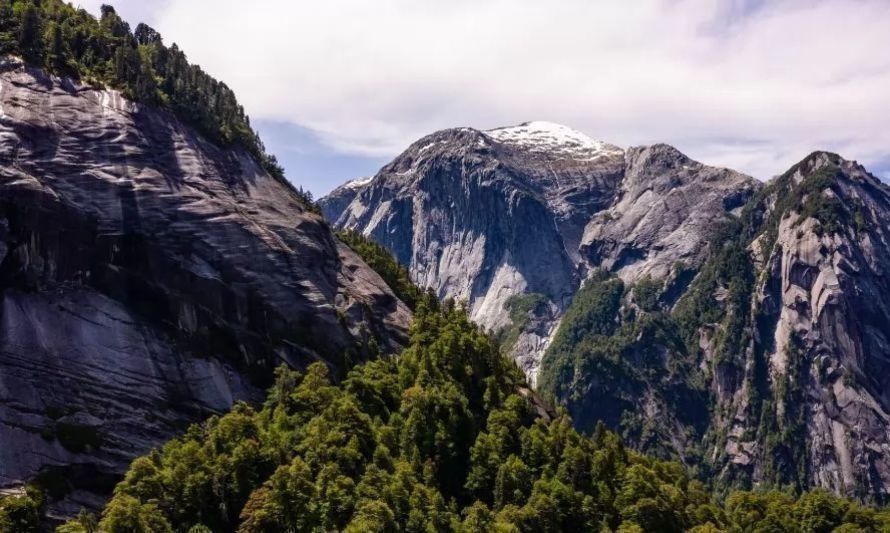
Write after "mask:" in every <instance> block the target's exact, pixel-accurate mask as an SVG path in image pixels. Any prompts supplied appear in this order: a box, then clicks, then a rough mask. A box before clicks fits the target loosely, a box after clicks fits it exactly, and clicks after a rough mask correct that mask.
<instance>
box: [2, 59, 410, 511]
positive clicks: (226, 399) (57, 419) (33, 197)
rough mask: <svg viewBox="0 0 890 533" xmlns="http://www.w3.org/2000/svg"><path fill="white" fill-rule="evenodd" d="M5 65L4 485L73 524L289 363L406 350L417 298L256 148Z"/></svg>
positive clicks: (105, 93) (337, 364)
mask: <svg viewBox="0 0 890 533" xmlns="http://www.w3.org/2000/svg"><path fill="white" fill-rule="evenodd" d="M0 71H2V72H0V442H2V443H3V445H2V446H0V487H10V486H16V485H19V484H21V483H24V482H27V481H30V480H33V479H35V478H37V479H38V480H40V481H41V482H42V483H44V484H46V486H48V487H50V488H51V489H52V491H53V493H54V496H55V497H56V498H57V500H56V501H54V502H53V504H52V507H51V513H56V514H62V515H64V514H70V513H71V512H76V510H77V507H78V506H79V505H82V504H85V505H88V506H90V505H95V504H96V503H98V502H99V501H100V500H98V499H97V498H100V497H101V495H102V494H103V493H104V492H105V491H107V490H108V489H109V487H110V484H111V483H112V482H113V481H114V480H115V479H116V477H117V476H118V475H120V473H121V472H122V471H123V470H124V469H125V468H126V466H127V464H128V463H129V460H130V459H131V458H132V457H134V456H136V455H140V454H143V453H145V452H146V451H147V450H148V449H150V448H151V447H153V446H155V445H157V444H159V443H162V442H163V441H165V440H167V439H169V438H170V437H171V436H173V435H175V434H176V432H178V431H180V430H182V429H183V428H184V427H185V426H186V425H187V424H188V423H190V422H193V421H196V420H200V419H202V418H204V417H206V416H207V415H208V414H210V413H214V412H220V411H224V410H226V409H228V408H229V407H230V406H231V405H232V403H233V402H234V401H237V400H242V399H253V398H256V397H257V391H258V390H261V389H260V388H259V387H262V386H264V385H265V384H266V383H267V380H268V378H269V376H270V371H271V370H272V369H273V368H274V367H275V366H277V365H278V364H281V363H287V364H290V365H292V366H295V367H301V366H305V365H306V364H308V363H310V362H312V361H316V360H323V361H326V362H328V363H329V364H330V365H331V366H332V367H333V368H335V369H339V368H343V367H344V366H345V364H346V362H347V361H350V360H351V361H354V360H358V359H361V358H362V357H364V356H365V354H364V352H363V346H364V345H365V343H366V341H368V340H369V337H370V336H374V337H376V341H377V342H378V343H380V344H381V345H382V346H389V347H390V348H391V349H395V348H396V347H397V346H398V345H399V344H400V343H401V342H403V341H404V339H405V335H406V329H407V325H408V321H409V319H410V314H409V311H408V309H407V308H406V307H405V306H404V304H402V303H401V302H400V301H399V300H398V299H397V298H396V297H395V296H394V295H393V294H392V292H391V291H390V290H389V289H388V287H387V286H386V285H385V284H384V283H383V281H382V280H381V279H380V277H379V276H378V275H377V274H376V273H374V272H373V271H372V270H371V269H370V268H369V267H368V266H367V265H365V264H364V263H363V262H362V261H361V260H360V259H359V258H358V257H357V256H356V255H355V254H354V253H353V252H352V251H351V250H350V249H349V248H348V247H346V246H345V245H343V244H342V243H340V242H339V241H338V240H337V239H336V238H334V236H333V235H332V233H331V231H330V230H329V228H328V226H327V224H326V223H325V222H324V221H323V220H322V219H321V217H320V216H318V215H315V214H313V213H311V212H310V211H308V210H307V208H306V206H305V204H304V203H303V202H302V201H301V199H300V198H299V197H298V196H297V195H296V194H294V192H293V190H292V189H291V187H290V186H289V185H288V184H286V183H284V182H281V181H278V180H276V179H274V178H272V177H270V176H269V175H268V174H266V173H265V172H264V171H263V170H262V169H261V168H260V167H259V166H258V165H257V164H256V163H255V162H254V160H253V159H252V158H251V157H249V156H248V155H247V153H246V152H244V151H243V150H240V149H238V148H229V149H223V148H220V147H218V146H215V145H214V144H212V143H210V142H208V141H206V140H205V139H203V138H202V137H201V136H200V135H199V134H197V133H196V132H195V131H194V130H193V129H192V128H190V127H189V126H187V125H185V124H183V123H181V122H180V121H179V120H177V119H176V118H175V117H173V116H172V115H171V114H170V113H167V112H165V111H162V110H158V109H156V108H152V107H150V106H141V105H136V104H133V103H131V102H129V101H127V100H126V99H125V98H123V97H122V96H121V95H120V94H119V93H117V92H115V91H110V90H99V89H95V88H91V87H88V86H84V85H81V84H78V83H77V82H74V81H72V80H69V79H59V78H54V77H50V76H47V75H45V74H44V73H42V72H41V71H38V70H33V69H29V68H25V67H23V66H22V65H21V64H20V63H19V62H17V61H15V60H12V59H7V60H4V62H3V64H2V68H0Z"/></svg>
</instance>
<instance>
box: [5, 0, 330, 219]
mask: <svg viewBox="0 0 890 533" xmlns="http://www.w3.org/2000/svg"><path fill="white" fill-rule="evenodd" d="M0 53H3V54H16V55H20V56H22V57H23V58H24V59H25V61H27V62H28V63H29V64H30V65H33V66H35V67H39V68H44V69H46V70H48V71H49V72H53V73H55V74H59V75H65V76H73V77H76V78H79V79H81V80H82V81H83V82H85V83H93V84H96V85H99V86H105V85H109V86H112V87H115V88H117V89H120V90H121V91H122V92H123V93H124V94H125V95H126V96H127V97H128V98H130V99H132V100H135V101H138V102H144V103H148V104H154V105H160V106H164V107H167V108H169V109H171V110H172V111H174V112H175V113H176V114H177V115H178V116H179V117H181V118H182V119H183V120H185V121H187V122H189V123H190V124H192V125H194V126H195V127H196V128H197V129H198V130H199V131H201V132H202V133H203V134H204V135H206V136H207V137H208V138H209V139H210V140H212V141H213V142H215V143H217V144H220V145H222V146H231V145H236V146H240V147H242V148H244V149H245V150H247V151H248V152H249V153H250V154H251V155H252V156H253V157H254V158H255V159H256V160H257V161H258V162H259V163H260V164H261V165H262V166H263V167H264V168H265V169H266V171H268V172H269V174H271V175H272V176H274V177H276V178H277V179H279V180H282V181H284V171H283V170H282V168H281V166H280V165H278V162H277V160H276V159H275V157H274V156H271V155H269V154H267V153H266V151H265V148H264V146H263V143H262V141H261V140H260V138H259V136H258V135H257V134H256V132H254V131H253V129H252V128H251V126H250V120H249V119H248V117H247V115H246V114H245V113H244V108H243V107H241V105H240V104H239V103H238V100H237V99H236V98H235V93H234V92H232V90H231V89H230V88H229V87H228V86H226V84H224V83H222V82H220V81H217V80H216V79H214V78H213V77H211V76H210V75H209V74H207V73H206V72H204V71H203V70H202V69H201V67H199V66H198V65H192V64H189V62H188V60H187V59H186V56H185V54H184V53H182V52H181V51H180V50H179V48H178V47H177V46H176V45H175V44H173V45H172V46H170V47H169V48H168V47H166V46H165V45H164V44H163V39H162V38H161V35H160V34H159V33H158V32H156V31H155V30H153V29H152V28H150V27H148V26H146V25H145V24H140V25H139V26H137V27H136V32H135V33H133V32H131V31H130V25H129V24H127V23H126V22H124V21H123V20H122V19H121V18H120V17H119V16H118V15H117V13H116V12H115V10H114V8H112V7H110V6H107V5H106V6H102V16H101V19H100V20H96V19H95V18H94V17H93V16H92V15H90V14H89V13H87V12H86V11H84V10H83V9H76V8H74V7H72V6H71V5H70V4H67V3H64V2H62V1H61V0H3V1H2V2H0ZM296 192H297V193H298V194H299V195H300V196H301V197H302V198H303V200H304V201H305V202H304V203H305V204H306V206H307V207H308V208H309V209H311V210H313V211H317V208H316V207H315V205H314V204H313V203H312V198H311V195H309V194H308V193H306V192H305V191H303V190H302V189H299V190H296Z"/></svg>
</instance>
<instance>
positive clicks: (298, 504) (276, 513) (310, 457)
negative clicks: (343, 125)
mask: <svg viewBox="0 0 890 533" xmlns="http://www.w3.org/2000/svg"><path fill="white" fill-rule="evenodd" d="M522 383H523V380H522V377H521V375H520V373H519V371H518V370H517V369H516V368H515V367H514V366H513V365H512V364H511V363H510V362H508V361H507V360H506V359H504V358H503V357H502V356H501V354H500V353H499V350H498V347H497V343H495V342H493V340H492V339H491V338H490V337H488V336H486V335H485V334H483V333H482V332H481V331H480V330H479V329H478V328H476V327H475V326H473V325H472V324H471V323H470V322H469V321H468V319H467V317H466V314H465V312H464V311H463V310H462V309H459V308H454V307H452V306H447V305H446V306H445V307H443V308H441V309H437V308H436V306H435V305H432V307H431V306H430V305H428V303H427V302H421V303H420V305H419V306H418V310H417V314H416V318H415V322H414V325H413V327H412V331H411V343H410V345H409V347H408V348H407V349H406V350H405V351H404V353H403V354H402V355H401V357H400V358H399V359H398V360H378V361H374V362H370V363H366V364H364V365H362V366H360V367H357V368H355V369H354V370H353V371H352V372H350V373H349V375H348V377H347V378H346V379H345V380H344V381H343V383H341V384H340V385H334V384H333V383H332V382H331V380H330V378H329V375H328V371H327V368H326V367H325V366H324V365H322V364H320V363H317V364H314V365H312V366H311V367H309V368H308V369H307V370H306V371H305V372H303V373H299V372H295V371H292V370H286V369H284V368H282V369H279V371H278V374H277V380H276V383H275V386H274V387H272V389H271V390H270V391H269V396H268V399H267V401H266V403H265V405H264V406H263V407H262V409H260V410H259V411H256V410H253V409H251V408H249V407H247V406H244V405H240V406H238V407H236V408H235V409H234V410H233V411H232V412H231V413H230V414H227V415H225V416H222V417H214V418H212V419H211V420H209V421H208V422H206V423H204V424H201V425H199V426H194V427H192V428H191V429H190V430H189V431H188V433H187V434H186V435H185V436H184V437H182V438H180V439H177V440H175V441H172V442H170V443H169V444H167V445H166V446H164V448H163V449H162V450H159V451H156V452H154V453H152V454H150V455H149V456H146V457H143V458H140V459H137V460H136V461H135V462H134V463H133V465H132V466H131V468H130V471H129V472H128V473H127V475H126V478H125V479H124V481H123V482H121V483H120V485H118V487H117V489H116V490H115V496H114V498H113V499H112V501H111V502H110V503H109V504H108V506H107V507H106V509H105V510H104V512H103V515H102V516H103V518H102V522H101V526H102V529H103V531H108V532H110V533H115V532H118V531H148V530H152V531H155V530H156V531H165V530H171V529H172V530H180V531H187V530H188V529H189V528H192V527H193V526H196V525H201V526H206V527H208V528H210V530H212V531H235V530H238V531H244V532H248V531H250V532H253V531H287V530H293V531H322V530H346V531H378V530H380V531H458V530H461V531H478V530H479V529H478V528H479V527H482V528H483V529H482V530H484V531H492V530H499V531H581V530H598V529H599V528H600V527H601V526H603V525H605V526H607V527H610V528H616V527H618V526H619V525H620V524H622V523H623V522H624V523H626V524H629V523H631V522H636V523H643V524H646V525H650V526H658V527H661V526H664V527H671V528H674V529H682V528H686V527H691V526H693V525H695V524H697V523H698V522H697V520H698V519H697V518H696V517H697V516H708V517H710V516H714V515H719V509H717V508H716V507H714V506H713V504H712V503H711V502H710V499H709V497H708V495H707V493H705V492H704V491H703V490H702V489H701V487H700V485H699V484H697V483H696V482H693V481H690V480H689V478H688V477H686V475H685V474H684V473H683V471H682V468H680V467H679V466H678V465H670V464H667V463H662V462H660V461H656V460H652V459H647V458H643V457H640V456H637V455H635V454H633V453H630V452H628V451H626V450H625V449H624V447H623V446H622V445H621V443H620V441H619V440H618V438H617V437H616V436H615V435H614V434H611V433H608V432H606V431H604V430H602V429H600V430H599V431H597V432H596V433H595V436H594V438H593V439H587V438H584V437H582V436H581V435H579V434H578V433H577V432H576V431H575V430H574V429H573V428H572V424H571V421H570V420H569V419H568V418H567V416H565V415H564V414H559V415H558V416H556V417H555V419H554V420H552V421H547V420H543V419H540V418H537V416H536V415H535V414H534V411H533V409H532V407H531V405H530V403H529V401H528V400H527V399H526V398H525V397H523V396H521V395H519V394H517V393H516V391H517V388H518V387H519V386H520V385H521V384H522ZM650 502H651V503H650ZM708 509H710V511H708ZM71 527H74V525H72V526H71ZM151 528H154V529H151ZM71 531H74V529H72V530H71Z"/></svg>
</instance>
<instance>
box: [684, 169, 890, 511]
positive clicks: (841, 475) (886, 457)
mask: <svg viewBox="0 0 890 533" xmlns="http://www.w3.org/2000/svg"><path fill="white" fill-rule="evenodd" d="M888 222H890V187H888V186H887V185H886V184H884V183H883V182H881V181H880V180H879V179H877V178H876V177H874V176H873V175H871V174H869V173H868V172H867V171H866V170H865V169H864V168H863V167H862V166H861V165H859V164H857V163H855V162H852V161H847V160H844V159H843V158H841V157H839V156H837V155H836V154H831V153H825V152H817V153H814V154H812V155H810V156H809V157H807V158H806V159H804V160H803V161H801V162H800V163H799V164H797V165H795V166H794V167H793V168H792V169H790V170H789V171H788V172H786V173H785V174H783V175H782V176H780V177H779V178H777V179H776V180H775V181H773V182H771V183H770V184H769V185H768V186H767V187H766V188H765V189H764V190H763V191H762V193H761V195H759V197H758V198H757V200H756V201H755V202H754V203H753V204H752V206H751V217H750V220H749V221H748V226H749V227H748V228H746V229H747V230H748V231H746V233H747V234H748V235H754V237H753V238H752V239H749V240H748V245H747V249H748V250H749V251H750V254H749V257H750V261H751V267H750V268H751V274H753V276H752V277H751V278H750V279H751V280H753V284H751V285H749V286H750V287H751V288H752V289H753V290H752V291H751V295H750V298H749V299H750V306H749V308H747V309H746V313H747V318H746V323H745V325H744V326H743V328H742V332H743V333H742V338H741V339H740V341H741V343H740V347H741V348H742V351H741V352H740V354H739V355H741V354H744V356H745V357H744V358H740V360H739V361H738V362H737V364H736V365H734V366H728V365H720V366H718V371H717V372H716V373H715V381H716V382H715V390H714V395H715V397H716V398H717V399H718V400H717V404H718V405H719V406H720V409H719V414H718V415H717V417H716V420H715V421H714V423H715V424H719V427H720V428H721V432H722V434H723V435H725V439H724V438H721V439H718V440H716V441H715V447H714V452H715V453H717V454H720V455H722V454H724V453H725V455H726V461H727V462H728V464H727V465H726V466H725V467H724V471H723V474H724V475H729V476H732V475H735V473H736V472H735V470H742V471H748V472H750V474H751V475H752V476H753V478H754V479H755V480H765V481H771V480H776V481H781V482H786V483H795V484H797V485H798V486H821V487H827V488H830V489H832V490H834V491H836V492H839V493H843V494H849V495H853V496H856V497H859V498H865V499H869V498H871V499H876V500H878V501H886V498H887V494H888V491H890V453H888V449H890V416H888V414H887V413H888V412H890V382H888V378H887V376H888V375H890V374H888V371H890V367H888V365H890V362H888V355H890V343H888V331H890V330H888V326H890V281H888V278H887V275H886V269H887V268H888V266H890V248H888V246H890V245H888V243H890V240H888V237H890V224H888ZM752 230H753V231H752ZM743 242H745V241H743ZM720 329H721V328H720V327H719V326H718V328H717V330H716V331H717V332H718V333H717V334H713V332H707V328H704V329H702V335H701V339H702V345H703V348H704V349H703V351H704V354H705V357H706V358H713V357H715V355H716V354H717V353H718V352H719V351H720V350H721V349H722V346H721V344H722V342H721V338H720V336H719V331H720ZM706 332H707V333H706ZM748 369H756V371H754V372H751V371H748Z"/></svg>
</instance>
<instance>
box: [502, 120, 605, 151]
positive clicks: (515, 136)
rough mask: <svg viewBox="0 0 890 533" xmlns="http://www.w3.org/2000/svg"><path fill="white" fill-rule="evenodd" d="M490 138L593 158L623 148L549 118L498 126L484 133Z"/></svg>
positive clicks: (520, 145) (532, 147)
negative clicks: (598, 139)
mask: <svg viewBox="0 0 890 533" xmlns="http://www.w3.org/2000/svg"><path fill="white" fill-rule="evenodd" d="M484 133H485V135H487V136H488V137H490V138H492V139H494V140H496V141H498V142H500V143H503V144H510V145H514V146H518V147H521V148H524V149H526V150H529V151H532V152H548V153H557V154H561V155H570V156H573V157H579V158H586V159H594V158H597V157H600V156H603V155H610V154H619V153H622V149H621V148H619V147H617V146H614V145H611V144H607V143H605V142H602V141H597V140H595V139H592V138H590V137H589V136H587V135H585V134H584V133H581V132H580V131H578V130H575V129H572V128H570V127H568V126H564V125H562V124H556V123H554V122H546V121H540V120H536V121H531V122H523V123H522V124H519V125H518V126H508V127H503V128H495V129H492V130H487V131H485V132H484Z"/></svg>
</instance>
